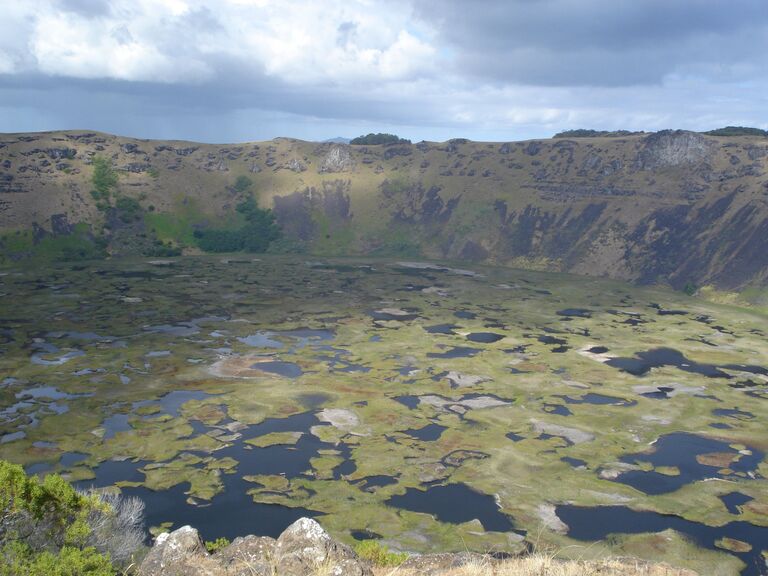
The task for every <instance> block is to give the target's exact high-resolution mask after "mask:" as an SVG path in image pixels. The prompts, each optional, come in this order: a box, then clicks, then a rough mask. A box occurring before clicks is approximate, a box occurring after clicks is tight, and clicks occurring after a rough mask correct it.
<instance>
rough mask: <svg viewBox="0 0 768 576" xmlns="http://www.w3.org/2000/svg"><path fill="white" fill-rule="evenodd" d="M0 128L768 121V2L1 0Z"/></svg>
mask: <svg viewBox="0 0 768 576" xmlns="http://www.w3.org/2000/svg"><path fill="white" fill-rule="evenodd" d="M0 9H1V11H0V14H2V17H0V132H26V131H43V130H59V129H90V130H101V131H105V132H110V133H114V134H121V135H126V136H134V137H140V138H162V139H166V138H167V139H185V140H196V141H202V142H218V143H226V142H243V141H253V140H268V139H271V138H275V137H279V136H288V137H294V138H302V139H306V140H324V139H327V138H333V137H337V136H342V137H354V136H357V135H360V134H366V133H368V132H391V133H395V134H398V135H400V136H402V137H406V138H410V139H411V140H413V141H420V140H435V141H442V140H447V139H449V138H458V137H463V138H471V139H473V140H488V141H509V140H522V139H528V138H542V137H549V136H551V135H552V134H554V133H556V132H559V131H561V130H566V129H572V128H593V129H601V130H617V129H626V130H646V131H654V130H660V129H664V128H682V129H689V130H708V129H712V128H717V127H721V126H726V125H743V126H755V127H759V128H763V129H768V56H767V55H768V0H322V1H320V0H316V1H310V0H274V1H271V0H208V1H197V0H23V1H21V0H0Z"/></svg>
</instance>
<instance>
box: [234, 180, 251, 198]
mask: <svg viewBox="0 0 768 576" xmlns="http://www.w3.org/2000/svg"><path fill="white" fill-rule="evenodd" d="M252 184H253V180H251V179H250V178H248V176H238V177H237V180H235V185H234V186H233V187H232V188H233V189H234V191H235V192H237V193H238V194H242V193H243V192H245V191H246V190H248V188H250V187H251V185H252Z"/></svg>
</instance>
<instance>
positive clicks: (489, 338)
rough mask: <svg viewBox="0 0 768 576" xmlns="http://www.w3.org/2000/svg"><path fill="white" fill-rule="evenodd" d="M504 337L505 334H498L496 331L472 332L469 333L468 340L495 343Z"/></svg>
mask: <svg viewBox="0 0 768 576" xmlns="http://www.w3.org/2000/svg"><path fill="white" fill-rule="evenodd" d="M503 338H504V335H503V334H496V333H494V332H472V333H471V334H467V340H469V341H470V342H479V343H482V344H493V343H494V342H498V341H499V340H501V339H503Z"/></svg>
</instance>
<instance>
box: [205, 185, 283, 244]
mask: <svg viewBox="0 0 768 576" xmlns="http://www.w3.org/2000/svg"><path fill="white" fill-rule="evenodd" d="M235 210H236V211H237V212H238V213H240V214H242V215H243V217H244V218H245V225H243V226H241V227H240V228H236V229H230V228H209V229H206V230H197V231H196V232H195V234H194V235H195V238H196V240H197V245H198V247H199V248H200V249H201V250H204V251H205V252H241V251H245V252H266V250H267V248H269V245H270V244H271V243H272V242H273V241H275V240H277V239H278V238H280V236H281V230H280V227H279V226H278V225H277V223H276V222H275V215H274V214H273V213H272V211H271V210H265V209H263V208H259V206H258V205H257V204H256V200H255V199H254V198H253V196H249V197H248V198H246V199H245V200H243V201H242V202H240V203H239V204H238V205H237V207H236V208H235Z"/></svg>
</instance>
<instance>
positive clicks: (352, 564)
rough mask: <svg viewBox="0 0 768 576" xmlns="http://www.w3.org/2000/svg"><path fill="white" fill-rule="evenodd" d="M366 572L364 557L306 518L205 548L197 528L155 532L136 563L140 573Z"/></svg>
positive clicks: (332, 575) (261, 575) (357, 575)
mask: <svg viewBox="0 0 768 576" xmlns="http://www.w3.org/2000/svg"><path fill="white" fill-rule="evenodd" d="M319 573H322V574H325V575H328V576H370V575H371V574H372V573H371V569H370V567H369V566H368V565H367V563H366V562H364V561H363V560H361V559H360V558H358V557H357V555H356V554H355V553H354V552H353V551H352V549H351V548H349V547H348V546H346V545H344V544H341V543H339V542H336V541H335V540H333V539H332V538H331V537H330V536H329V535H328V533H327V532H326V531H325V530H323V528H322V527H321V526H320V524H318V523H317V522H315V521H314V520H311V519H309V518H300V519H299V520H297V521H296V522H294V523H293V524H291V525H290V526H289V527H288V528H286V530H285V531H284V532H283V533H282V534H281V535H280V537H279V538H278V539H277V540H275V539H274V538H267V537H258V536H245V537H243V538H237V539H235V541H234V542H232V544H230V545H229V546H227V547H226V548H224V549H222V550H220V551H219V552H217V553H216V554H209V553H208V552H207V550H206V549H205V545H204V544H203V542H202V540H201V539H200V535H199V534H198V532H197V530H195V529H194V528H192V527H190V526H183V527H182V528H179V529H178V530H175V531H173V532H171V533H170V534H168V533H165V534H161V535H160V536H158V538H157V541H156V542H155V545H154V546H153V547H152V550H151V551H150V552H149V554H148V555H147V557H146V558H145V559H144V561H143V562H142V563H141V566H140V567H139V574H140V576H273V575H275V574H279V575H281V576H310V575H314V574H319Z"/></svg>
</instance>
